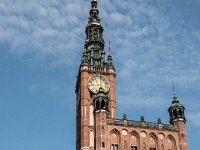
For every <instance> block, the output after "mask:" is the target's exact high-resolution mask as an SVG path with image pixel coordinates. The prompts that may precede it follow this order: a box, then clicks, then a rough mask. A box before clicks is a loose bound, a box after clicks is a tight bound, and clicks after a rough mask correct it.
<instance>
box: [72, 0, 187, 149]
mask: <svg viewBox="0 0 200 150" xmlns="http://www.w3.org/2000/svg"><path fill="white" fill-rule="evenodd" d="M89 14H90V17H89V20H88V24H87V26H86V29H85V33H86V38H85V42H84V48H83V54H82V59H81V63H80V67H79V71H78V76H77V82H76V91H75V92H76V150H188V144H187V133H186V127H185V124H186V117H185V107H184V106H183V105H182V104H181V103H180V102H179V100H178V98H177V96H176V95H175V94H174V96H173V101H172V104H171V106H170V107H169V109H168V112H169V116H170V124H164V123H162V121H161V119H160V118H159V119H158V120H157V122H149V121H146V120H145V119H144V117H143V116H142V117H141V119H140V120H139V121H135V120H129V119H127V116H126V114H124V116H123V118H121V119H117V118H116V96H115V76H116V74H115V68H114V65H113V63H112V55H111V52H110V48H109V50H108V54H107V55H106V53H105V50H104V48H105V42H104V38H103V31H104V29H103V26H102V25H101V23H100V19H99V10H98V8H97V0H91V9H90V11H89ZM133 100H134V99H133Z"/></svg>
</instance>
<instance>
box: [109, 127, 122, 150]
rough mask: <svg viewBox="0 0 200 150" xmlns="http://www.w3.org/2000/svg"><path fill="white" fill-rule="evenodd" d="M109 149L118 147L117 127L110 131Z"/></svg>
mask: <svg viewBox="0 0 200 150" xmlns="http://www.w3.org/2000/svg"><path fill="white" fill-rule="evenodd" d="M110 137H111V150H118V149H119V141H120V132H119V131H118V130H117V129H113V130H112V131H111V136H110Z"/></svg>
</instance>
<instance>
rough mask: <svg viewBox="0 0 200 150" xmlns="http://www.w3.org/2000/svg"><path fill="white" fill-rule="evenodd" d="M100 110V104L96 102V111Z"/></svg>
mask: <svg viewBox="0 0 200 150" xmlns="http://www.w3.org/2000/svg"><path fill="white" fill-rule="evenodd" d="M99 108H100V102H99V101H96V109H99Z"/></svg>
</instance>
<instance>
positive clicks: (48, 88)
mask: <svg viewBox="0 0 200 150" xmlns="http://www.w3.org/2000/svg"><path fill="white" fill-rule="evenodd" d="M98 7H99V9H100V18H101V22H102V25H103V26H104V29H105V30H104V37H105V40H106V41H107V43H108V41H110V40H111V41H112V45H111V51H112V54H113V59H114V64H115V67H116V72H117V77H116V90H117V109H118V112H117V113H118V118H122V115H123V113H127V117H128V119H134V120H139V118H140V116H141V115H144V116H145V120H147V121H156V120H157V118H158V117H161V118H162V121H163V122H164V123H168V121H169V117H168V113H167V109H168V107H169V105H170V103H171V99H172V82H173V81H174V82H175V88H176V93H177V96H178V98H179V99H180V101H181V103H183V104H184V106H185V107H186V118H187V134H188V141H189V149H190V150H199V146H198V142H199V140H198V136H199V135H200V110H199V108H200V101H199V97H200V77H199V76H200V50H199V47H200V28H199V27H200V15H199V14H200V1H198V0H190V1H189V0H152V1H149V0H115V1H111V0H100V2H99V5H98ZM89 9H90V1H89V0H87V1H86V0H77V1H74V0H51V1H49V0H28V1H24V0H15V1H14V0H1V1H0V149H2V150H19V149H20V150H46V149H48V150H58V149H59V150H68V149H71V150H75V82H76V75H77V71H78V67H79V63H80V59H81V55H82V51H83V42H84V38H85V33H84V31H85V27H86V24H87V19H88V16H89V14H88V12H89ZM105 50H106V51H107V50H108V46H106V48H105Z"/></svg>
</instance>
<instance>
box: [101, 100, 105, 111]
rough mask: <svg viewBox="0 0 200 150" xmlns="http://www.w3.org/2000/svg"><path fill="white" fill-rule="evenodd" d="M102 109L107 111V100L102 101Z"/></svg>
mask: <svg viewBox="0 0 200 150" xmlns="http://www.w3.org/2000/svg"><path fill="white" fill-rule="evenodd" d="M101 108H102V109H106V104H105V100H102V101H101Z"/></svg>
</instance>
